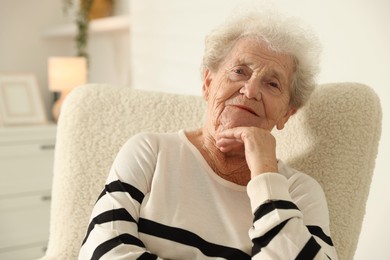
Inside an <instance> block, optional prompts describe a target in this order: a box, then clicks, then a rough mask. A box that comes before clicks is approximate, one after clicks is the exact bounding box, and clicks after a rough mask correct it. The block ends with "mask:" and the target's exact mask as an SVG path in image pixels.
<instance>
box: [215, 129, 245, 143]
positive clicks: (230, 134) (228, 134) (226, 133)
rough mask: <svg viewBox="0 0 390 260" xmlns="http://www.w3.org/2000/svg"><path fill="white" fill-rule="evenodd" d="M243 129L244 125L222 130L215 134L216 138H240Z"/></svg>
mask: <svg viewBox="0 0 390 260" xmlns="http://www.w3.org/2000/svg"><path fill="white" fill-rule="evenodd" d="M244 130H245V128H244V127H235V128H229V129H226V130H223V131H222V132H220V133H218V134H217V139H222V138H232V139H240V140H242V137H241V135H242V133H243V131H244Z"/></svg>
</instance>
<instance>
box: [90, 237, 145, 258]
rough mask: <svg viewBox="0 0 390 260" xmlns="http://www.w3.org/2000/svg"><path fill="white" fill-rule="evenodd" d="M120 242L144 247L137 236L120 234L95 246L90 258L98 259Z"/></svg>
mask: <svg viewBox="0 0 390 260" xmlns="http://www.w3.org/2000/svg"><path fill="white" fill-rule="evenodd" d="M121 244H127V245H137V246H139V247H143V248H145V245H144V244H143V243H142V242H141V240H139V239H138V238H136V237H134V236H132V235H129V234H122V235H119V236H117V237H114V238H112V239H110V240H108V241H106V242H104V243H102V244H100V245H99V246H98V247H96V249H95V251H94V252H93V254H92V257H91V260H98V259H100V258H101V257H102V256H103V255H104V254H106V253H107V252H109V251H110V250H112V249H113V248H115V247H117V246H119V245H121Z"/></svg>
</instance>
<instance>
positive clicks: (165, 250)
mask: <svg viewBox="0 0 390 260" xmlns="http://www.w3.org/2000/svg"><path fill="white" fill-rule="evenodd" d="M278 167H279V173H278V174H276V173H264V174H261V175H259V176H257V177H255V178H254V179H252V180H251V181H250V182H249V183H248V185H247V186H240V185H237V184H235V183H232V182H229V181H226V180H225V179H222V178H221V177H219V176H218V175H217V174H215V173H214V172H213V170H212V169H211V168H210V166H209V165H208V164H207V162H206V161H205V159H204V158H203V157H202V155H201V154H200V152H199V151H198V150H197V148H196V147H195V146H193V145H192V143H191V142H190V141H189V140H188V139H187V137H186V135H185V133H184V131H180V132H178V133H170V134H138V135H136V136H134V137H132V138H130V140H129V141H127V142H126V144H125V145H124V146H123V147H122V149H121V150H120V152H119V153H118V155H117V157H116V159H115V161H114V163H113V166H112V168H111V171H110V174H109V176H108V179H107V183H106V185H105V187H104V189H103V192H102V193H101V194H100V196H99V198H98V200H97V202H96V205H95V206H94V209H93V212H92V216H91V219H90V223H89V226H88V229H87V231H86V236H85V239H84V241H83V243H82V247H81V250H80V254H79V259H110V260H112V259H234V260H241V259H243V260H244V259H305V260H306V259H337V255H336V252H335V249H334V247H333V244H332V240H331V238H330V231H329V217H328V209H327V203H326V199H325V196H324V193H323V191H322V189H321V187H320V185H319V184H318V183H317V182H316V181H315V180H314V179H313V178H311V177H309V176H307V175H305V174H303V173H300V172H298V171H296V170H294V169H291V168H289V167H287V166H286V165H284V164H283V163H282V162H279V164H278Z"/></svg>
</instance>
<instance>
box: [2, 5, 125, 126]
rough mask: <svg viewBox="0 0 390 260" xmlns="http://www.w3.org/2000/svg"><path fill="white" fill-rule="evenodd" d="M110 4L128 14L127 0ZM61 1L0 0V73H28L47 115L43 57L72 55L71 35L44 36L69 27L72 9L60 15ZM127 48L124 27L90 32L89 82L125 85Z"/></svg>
mask: <svg viewBox="0 0 390 260" xmlns="http://www.w3.org/2000/svg"><path fill="white" fill-rule="evenodd" d="M74 2H77V0H74ZM115 3H116V4H115V6H114V14H115V15H126V14H128V12H129V0H115ZM62 4H63V0H34V1H30V0H0V73H33V74H34V75H35V76H36V78H37V81H38V86H39V88H40V91H41V94H42V97H43V100H44V105H45V108H46V111H47V116H48V118H49V119H50V118H51V116H50V110H51V106H52V104H53V100H54V95H53V93H51V92H49V91H48V84H47V59H48V57H50V56H72V55H75V54H76V48H75V43H74V39H73V37H74V36H70V35H68V36H67V35H65V36H60V37H46V36H45V33H47V32H48V31H52V30H53V29H58V28H62V27H63V26H68V25H73V19H74V17H73V16H72V15H71V14H72V12H70V13H69V15H64V14H63V12H62ZM129 48H130V47H129V32H128V30H127V31H120V32H110V33H97V34H93V35H90V40H89V46H88V50H89V53H90V58H91V62H90V70H89V82H99V83H112V84H119V85H128V82H129V70H128V63H129V54H128V51H129Z"/></svg>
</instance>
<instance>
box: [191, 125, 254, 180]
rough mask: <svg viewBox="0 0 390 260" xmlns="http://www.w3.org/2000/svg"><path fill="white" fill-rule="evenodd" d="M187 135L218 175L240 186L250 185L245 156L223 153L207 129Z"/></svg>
mask: <svg viewBox="0 0 390 260" xmlns="http://www.w3.org/2000/svg"><path fill="white" fill-rule="evenodd" d="M186 135H187V138H188V140H190V142H191V143H192V144H193V145H194V146H195V147H196V148H197V149H198V150H199V152H200V153H201V154H202V156H203V157H204V159H205V160H206V162H207V163H208V165H209V166H210V167H211V169H213V171H214V172H215V173H216V174H217V175H219V176H220V177H221V178H223V179H225V180H228V181H230V182H233V183H236V184H238V185H243V186H246V185H247V184H248V182H249V181H250V171H249V168H248V165H247V163H246V160H245V156H244V155H243V154H234V155H231V154H226V153H222V152H221V151H220V150H219V149H218V148H217V147H216V145H215V138H214V136H213V135H212V134H210V133H209V132H208V131H207V130H206V129H205V128H202V129H198V130H195V131H190V132H186Z"/></svg>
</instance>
